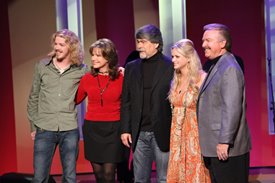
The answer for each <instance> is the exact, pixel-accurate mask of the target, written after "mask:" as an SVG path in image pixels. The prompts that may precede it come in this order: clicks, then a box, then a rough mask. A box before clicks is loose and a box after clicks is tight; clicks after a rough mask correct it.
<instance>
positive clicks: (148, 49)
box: [121, 25, 173, 182]
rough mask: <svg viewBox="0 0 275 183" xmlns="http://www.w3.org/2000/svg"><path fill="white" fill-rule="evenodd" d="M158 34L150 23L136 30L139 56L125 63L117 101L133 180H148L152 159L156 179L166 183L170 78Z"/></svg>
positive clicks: (169, 70)
mask: <svg viewBox="0 0 275 183" xmlns="http://www.w3.org/2000/svg"><path fill="white" fill-rule="evenodd" d="M162 47H163V41H162V35H161V32H160V30H159V29H158V28H157V27H155V26H153V25H145V26H143V27H141V28H139V29H138V30H137V32H136V49H137V51H138V52H139V57H140V58H139V59H136V60H135V61H133V62H130V63H128V64H127V65H126V68H125V75H124V83H123V90H122V104H121V140H122V142H123V144H124V145H126V146H127V147H130V146H131V147H132V149H133V161H134V177H135V182H150V177H151V170H152V162H153V161H155V162H156V171H157V179H158V182H166V173H167V164H168V156H169V142H170V126H171V108H170V103H169V101H168V99H167V95H168V92H169V88H170V81H171V80H172V77H173V66H172V62H171V60H170V59H169V58H168V57H166V56H164V55H163V54H162Z"/></svg>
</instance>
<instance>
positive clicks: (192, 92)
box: [167, 85, 211, 183]
mask: <svg viewBox="0 0 275 183" xmlns="http://www.w3.org/2000/svg"><path fill="white" fill-rule="evenodd" d="M174 96H175V99H174V102H173V103H172V106H173V107H172V108H173V112H172V113H173V116H172V126H171V138H170V156H169V164H168V172H167V182H168V183H176V182H177V183H210V182H211V181H210V176H209V172H208V170H207V168H206V167H205V165H204V162H203V157H202V155H201V150H200V144H199V134H198V124H197V117H196V103H197V98H198V88H192V87H191V86H190V85H189V86H188V88H187V90H186V91H185V92H183V93H177V94H175V95H174Z"/></svg>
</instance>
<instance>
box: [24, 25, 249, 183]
mask: <svg viewBox="0 0 275 183" xmlns="http://www.w3.org/2000/svg"><path fill="white" fill-rule="evenodd" d="M202 41H203V44H202V46H203V49H204V52H205V56H206V58H208V59H210V60H212V61H213V64H212V66H211V68H210V70H209V71H208V74H206V73H205V72H204V71H203V70H202V66H201V62H200V59H199V57H198V54H197V52H196V50H195V48H194V45H193V43H192V41H191V40H188V39H182V40H180V41H178V42H177V43H175V45H174V46H173V47H172V48H171V55H172V62H171V59H170V58H168V57H166V56H165V55H163V54H162V49H163V40H162V35H161V32H160V30H159V29H158V28H157V27H155V26H154V25H145V26H143V27H141V28H139V29H138V30H137V31H136V49H137V51H138V52H139V58H137V59H136V60H134V61H132V62H130V63H128V64H127V65H126V67H125V71H124V74H123V73H122V72H121V69H119V68H118V67H117V65H118V56H117V51H116V48H115V45H114V44H113V43H112V41H111V40H109V39H99V40H97V41H96V42H95V43H93V44H92V45H91V46H90V49H89V51H90V54H91V69H90V70H89V69H88V68H87V67H85V65H84V64H82V61H83V52H82V50H81V44H80V42H79V39H78V38H77V36H76V35H75V34H74V33H73V32H71V31H69V30H61V31H58V32H56V33H55V34H54V35H53V38H52V44H53V52H51V54H50V55H49V58H48V59H44V60H42V61H40V62H39V63H38V64H37V65H36V67H35V74H34V81H33V85H32V90H31V93H30V97H29V101H28V115H29V119H30V122H31V125H32V133H31V135H32V137H33V139H34V140H35V143H34V178H33V182H46V181H47V179H48V177H49V171H50V165H51V161H52V158H53V155H54V151H55V147H56V145H57V144H58V145H59V149H60V154H61V156H60V157H61V162H62V167H63V179H62V180H63V182H76V160H77V155H78V140H79V134H78V127H77V118H76V106H75V105H76V104H78V103H80V102H81V101H83V100H84V98H85V97H88V100H87V101H88V105H87V112H86V115H85V121H84V124H83V128H82V130H83V137H84V150H85V158H86V159H87V160H89V161H90V162H91V165H92V167H93V171H94V174H95V177H96V180H97V182H104V183H107V182H115V169H116V164H117V163H119V162H121V161H122V159H123V154H124V153H123V151H124V147H125V146H127V147H128V148H130V147H131V148H132V151H133V169H134V182H150V178H151V171H152V163H153V161H154V162H155V163H156V173H157V182H171V183H172V182H183V183H184V182H186V183H188V182H190V183H191V182H192V183H193V182H198V183H204V182H205V183H208V182H212V183H220V182H222V183H227V182H228V183H229V182H230V183H232V182H235V183H238V182H239V183H245V182H248V168H249V150H250V148H251V142H250V135H249V130H248V126H247V123H246V118H245V105H246V104H245V85H244V76H243V72H242V70H241V68H240V66H239V65H238V64H237V62H236V60H235V58H234V56H233V55H232V54H231V53H230V51H231V37H230V34H229V30H228V28H227V27H226V26H225V25H222V24H209V25H206V26H205V27H204V34H203V38H202ZM123 144H124V145H125V146H123ZM169 150H170V151H169Z"/></svg>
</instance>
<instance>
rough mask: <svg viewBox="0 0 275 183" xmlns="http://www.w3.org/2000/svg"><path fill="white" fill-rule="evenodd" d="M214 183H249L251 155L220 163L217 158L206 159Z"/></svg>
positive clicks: (230, 158)
mask: <svg viewBox="0 0 275 183" xmlns="http://www.w3.org/2000/svg"><path fill="white" fill-rule="evenodd" d="M204 162H205V166H206V167H207V168H208V170H209V172H210V176H211V182H212V183H233V182H234V183H248V176H249V153H246V154H243V155H240V156H235V157H229V158H228V160H226V161H220V160H219V159H218V158H217V157H204Z"/></svg>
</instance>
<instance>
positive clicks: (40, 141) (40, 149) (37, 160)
mask: <svg viewBox="0 0 275 183" xmlns="http://www.w3.org/2000/svg"><path fill="white" fill-rule="evenodd" d="M78 142H79V131H78V129H75V130H70V131H61V132H52V131H46V130H42V129H37V131H36V136H35V141H34V162H33V163H34V178H33V183H40V182H45V183H46V182H48V179H49V174H50V169H51V164H52V159H53V156H54V152H55V149H56V146H57V145H59V152H60V158H61V163H62V168H63V176H62V182H63V183H65V182H66V183H76V160H77V156H78Z"/></svg>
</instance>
